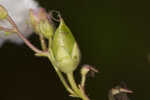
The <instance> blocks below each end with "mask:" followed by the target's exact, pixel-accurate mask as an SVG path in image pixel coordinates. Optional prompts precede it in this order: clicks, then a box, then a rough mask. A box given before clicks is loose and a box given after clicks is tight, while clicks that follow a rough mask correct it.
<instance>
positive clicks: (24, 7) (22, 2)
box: [0, 0, 39, 46]
mask: <svg viewBox="0 0 150 100" xmlns="http://www.w3.org/2000/svg"><path fill="white" fill-rule="evenodd" d="M0 4H1V5H3V6H4V7H5V8H6V9H7V10H8V13H9V15H10V16H11V18H12V19H13V20H14V21H15V23H16V24H17V26H18V28H19V30H20V31H21V32H22V34H23V35H24V36H25V37H28V36H29V35H30V34H32V28H31V26H30V21H29V9H30V8H32V9H38V8H39V6H38V3H37V2H35V1H34V0H0ZM0 26H3V27H6V28H11V25H10V24H9V23H8V22H7V21H0ZM7 40H8V41H11V42H14V43H17V44H20V43H23V41H22V40H21V39H20V38H19V37H18V36H17V35H16V34H12V35H8V36H6V35H5V33H4V32H2V31H0V46H1V45H2V44H3V43H4V42H5V41H7Z"/></svg>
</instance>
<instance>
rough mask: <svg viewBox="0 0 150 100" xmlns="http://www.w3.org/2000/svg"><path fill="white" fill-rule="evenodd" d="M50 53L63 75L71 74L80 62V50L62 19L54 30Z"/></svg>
mask: <svg viewBox="0 0 150 100" xmlns="http://www.w3.org/2000/svg"><path fill="white" fill-rule="evenodd" d="M52 51H53V54H54V57H55V60H56V63H57V67H58V68H59V69H60V70H61V71H62V72H64V73H70V72H73V71H74V70H75V69H76V68H77V66H78V64H79V62H80V50H79V48H78V45H77V43H76V41H75V39H74V37H73V35H72V33H71V31H70V29H69V28H68V27H67V26H66V25H65V23H64V21H63V19H60V25H59V27H58V28H57V29H56V32H55V34H54V38H53V41H52Z"/></svg>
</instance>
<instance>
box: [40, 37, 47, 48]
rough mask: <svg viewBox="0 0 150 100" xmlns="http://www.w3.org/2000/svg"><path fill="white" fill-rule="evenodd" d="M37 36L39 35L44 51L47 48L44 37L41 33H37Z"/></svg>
mask: <svg viewBox="0 0 150 100" xmlns="http://www.w3.org/2000/svg"><path fill="white" fill-rule="evenodd" d="M39 37H40V42H41V47H42V50H44V51H45V50H47V47H46V42H45V40H44V37H43V36H42V35H41V34H39Z"/></svg>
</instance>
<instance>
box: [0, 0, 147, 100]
mask: <svg viewBox="0 0 150 100" xmlns="http://www.w3.org/2000/svg"><path fill="white" fill-rule="evenodd" d="M38 1H39V3H40V5H41V6H42V7H44V8H46V10H47V11H50V10H52V9H55V10H59V11H60V12H61V13H62V16H63V18H64V19H65V22H66V23H67V25H68V26H69V27H70V29H71V30H72V32H73V34H74V36H75V38H76V40H77V41H78V44H79V46H80V49H81V52H82V61H81V65H82V64H90V65H94V66H95V67H96V68H97V69H99V71H100V72H99V73H98V74H97V75H96V76H95V77H94V78H90V77H89V79H88V81H87V84H86V87H87V88H86V89H87V92H88V93H87V94H89V96H90V98H91V100H108V99H107V94H108V90H109V89H110V88H112V87H113V86H114V84H116V83H118V82H120V81H124V82H125V83H126V84H127V86H128V88H129V89H131V90H133V91H134V93H133V94H131V95H130V98H131V100H148V99H149V90H150V78H149V76H150V63H149V59H148V58H149V57H148V55H149V54H150V39H149V38H150V13H149V10H150V6H149V4H150V2H149V1H148V0H147V1H146V0H141V1H137V0H38ZM30 40H31V41H32V42H33V43H34V44H35V45H38V42H37V41H38V39H37V37H36V38H34V35H33V36H31V37H30ZM0 56H1V57H0V60H1V65H0V100H77V99H72V98H70V97H68V93H67V92H66V91H65V89H64V87H63V85H62V84H61V83H60V81H59V79H58V77H57V75H56V73H55V71H54V69H53V68H52V66H51V64H50V62H49V61H48V60H47V59H45V58H38V57H35V56H34V53H33V52H32V51H31V50H30V49H29V48H28V47H26V46H25V45H21V46H17V45H15V44H12V43H6V44H5V45H4V46H3V47H2V48H1V49H0ZM81 65H80V66H81ZM76 74H79V70H78V71H77V72H76ZM77 77H78V78H77V80H78V81H79V75H77Z"/></svg>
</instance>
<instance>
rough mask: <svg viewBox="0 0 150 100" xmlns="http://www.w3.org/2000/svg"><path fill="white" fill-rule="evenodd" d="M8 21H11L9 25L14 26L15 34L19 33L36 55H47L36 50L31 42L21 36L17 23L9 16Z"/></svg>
mask: <svg viewBox="0 0 150 100" xmlns="http://www.w3.org/2000/svg"><path fill="white" fill-rule="evenodd" d="M7 20H8V21H9V23H10V24H11V25H12V26H13V28H14V30H15V32H16V33H17V35H18V36H19V37H20V38H21V39H22V40H23V41H24V42H25V44H26V45H27V46H28V47H29V48H30V49H32V50H33V51H34V52H36V53H39V54H43V53H46V52H43V51H41V50H39V49H38V48H36V47H35V46H34V45H32V44H31V43H30V41H28V40H27V39H26V38H25V37H24V35H23V34H21V32H20V30H19V29H18V27H17V25H16V24H15V22H14V21H13V19H12V18H11V17H10V16H8V17H7Z"/></svg>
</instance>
